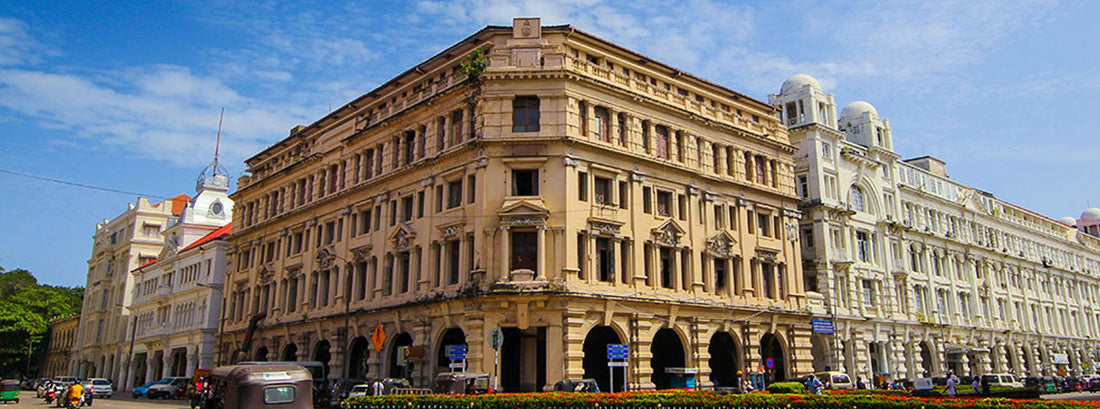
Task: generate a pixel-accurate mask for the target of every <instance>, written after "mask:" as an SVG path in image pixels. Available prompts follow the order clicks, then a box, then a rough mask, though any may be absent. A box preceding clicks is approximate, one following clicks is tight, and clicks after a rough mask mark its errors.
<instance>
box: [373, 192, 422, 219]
mask: <svg viewBox="0 0 1100 409" xmlns="http://www.w3.org/2000/svg"><path fill="white" fill-rule="evenodd" d="M367 214H368V215H369V214H370V213H369V212H368V213H367ZM368 217H369V216H368ZM416 217H417V218H418V219H419V218H421V217H424V191H423V190H421V191H420V192H417V193H416Z"/></svg>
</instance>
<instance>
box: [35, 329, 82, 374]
mask: <svg viewBox="0 0 1100 409" xmlns="http://www.w3.org/2000/svg"><path fill="white" fill-rule="evenodd" d="M79 326H80V315H79V314H75V315H72V316H69V317H61V318H55V319H54V320H52V321H50V323H49V332H50V343H49V345H48V346H47V347H46V363H45V364H44V365H43V366H42V368H41V369H40V370H39V373H38V376H39V377H43V378H53V377H57V376H66V375H68V374H69V361H70V359H71V358H72V353H73V345H74V344H75V343H76V331H77V328H78V327H79Z"/></svg>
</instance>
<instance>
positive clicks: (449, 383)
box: [432, 372, 489, 395]
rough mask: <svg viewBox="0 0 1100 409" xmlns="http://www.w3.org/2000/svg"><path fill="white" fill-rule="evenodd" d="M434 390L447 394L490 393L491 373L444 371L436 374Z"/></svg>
mask: <svg viewBox="0 0 1100 409" xmlns="http://www.w3.org/2000/svg"><path fill="white" fill-rule="evenodd" d="M432 391H433V392H435V393H441V394H445V395H481V394H485V393H489V374H474V373H464V372H443V373H441V374H439V375H436V376H435V387H434V388H432Z"/></svg>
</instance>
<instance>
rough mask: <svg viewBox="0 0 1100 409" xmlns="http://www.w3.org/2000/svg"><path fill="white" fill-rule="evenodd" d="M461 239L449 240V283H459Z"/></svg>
mask: <svg viewBox="0 0 1100 409" xmlns="http://www.w3.org/2000/svg"><path fill="white" fill-rule="evenodd" d="M458 245H459V241H458V240H450V241H447V284H458V270H459V265H458V255H459V247H458Z"/></svg>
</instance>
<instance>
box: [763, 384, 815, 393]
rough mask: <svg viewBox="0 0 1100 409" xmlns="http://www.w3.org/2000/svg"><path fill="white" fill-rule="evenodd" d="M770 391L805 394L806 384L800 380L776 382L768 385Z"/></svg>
mask: <svg viewBox="0 0 1100 409" xmlns="http://www.w3.org/2000/svg"><path fill="white" fill-rule="evenodd" d="M768 392H769V393H796V394H805V393H806V385H803V384H802V383H800V382H776V383H773V384H771V385H768Z"/></svg>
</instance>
